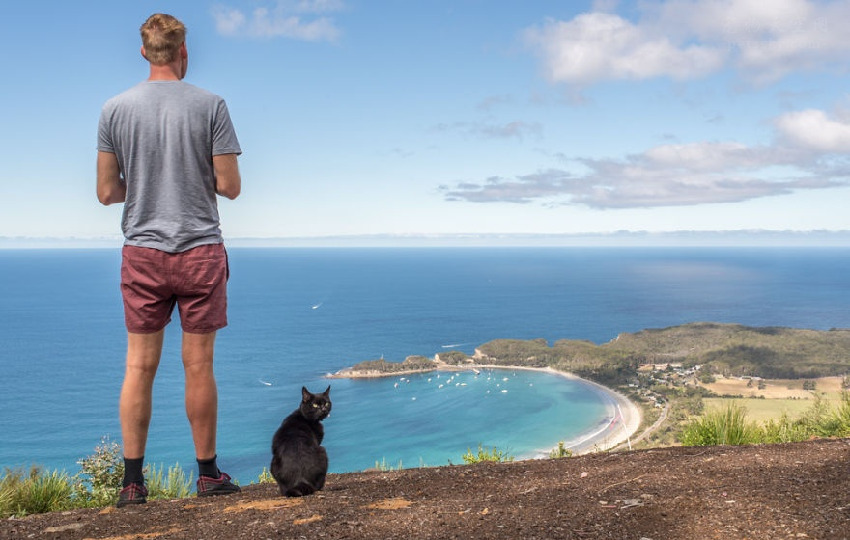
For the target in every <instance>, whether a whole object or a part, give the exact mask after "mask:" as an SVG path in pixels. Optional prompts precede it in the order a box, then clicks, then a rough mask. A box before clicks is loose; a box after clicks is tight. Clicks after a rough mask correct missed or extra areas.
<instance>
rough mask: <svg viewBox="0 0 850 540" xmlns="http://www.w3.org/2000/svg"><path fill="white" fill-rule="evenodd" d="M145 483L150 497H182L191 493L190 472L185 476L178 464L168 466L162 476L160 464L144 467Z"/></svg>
mask: <svg viewBox="0 0 850 540" xmlns="http://www.w3.org/2000/svg"><path fill="white" fill-rule="evenodd" d="M145 484H146V485H147V488H148V494H149V498H150V499H183V498H186V497H188V496H189V495H190V494H191V493H192V473H189V476H188V477H187V476H186V473H185V472H184V471H183V469H181V468H180V465H179V464H174V465H173V466H171V467H169V468H168V473H167V474H166V475H165V476H163V471H162V465H160V466H159V469H157V468H156V466H147V467H145Z"/></svg>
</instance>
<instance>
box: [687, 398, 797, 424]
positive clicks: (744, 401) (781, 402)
mask: <svg viewBox="0 0 850 540" xmlns="http://www.w3.org/2000/svg"><path fill="white" fill-rule="evenodd" d="M733 399H734V402H735V403H738V404H739V405H742V406H744V407H745V408H746V409H747V417H748V418H749V419H750V420H753V421H756V422H767V421H768V420H779V419H780V418H782V415H783V414H785V415H788V416H791V417H793V418H796V417H799V416H801V415H802V414H803V413H804V412H806V411H807V410H808V409H809V408H811V406H812V400H809V399H757V398H733ZM702 401H703V404H704V405H705V408H706V410H711V409H720V408H723V407H725V406H726V405H727V404H728V403H729V402H730V398H703V400H702Z"/></svg>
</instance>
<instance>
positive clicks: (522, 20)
mask: <svg viewBox="0 0 850 540" xmlns="http://www.w3.org/2000/svg"><path fill="white" fill-rule="evenodd" d="M85 6H86V7H85V9H81V8H80V7H78V6H77V5H76V4H75V3H73V2H58V1H57V2H46V1H37V0H34V1H31V2H17V3H15V4H12V5H10V6H6V7H5V8H4V12H5V13H4V15H5V16H4V17H3V19H2V21H0V68H2V71H3V73H4V75H5V76H4V78H3V80H4V83H3V87H4V90H3V98H4V99H3V100H2V105H0V107H2V117H3V129H2V130H0V158H2V159H0V205H2V211H0V237H60V238H66V237H75V238H102V237H106V238H114V239H119V238H120V231H119V219H120V212H121V208H120V206H114V207H108V208H107V207H103V206H101V205H100V204H99V203H98V202H97V200H96V198H95V190H94V186H95V177H94V170H95V167H94V164H95V156H96V150H95V144H96V126H97V118H98V115H99V112H100V107H101V105H102V104H103V102H104V101H105V100H106V99H107V98H109V97H111V96H112V95H114V94H117V93H119V92H121V91H123V90H124V89H126V88H129V87H130V86H132V85H134V84H136V83H137V82H139V81H141V80H143V79H144V78H145V77H146V76H147V65H146V62H145V61H144V59H142V58H141V56H140V54H139V46H140V42H139V36H138V27H139V25H140V24H141V23H142V22H143V21H144V19H145V18H146V17H147V16H148V15H150V14H151V13H154V12H157V11H162V12H167V13H171V14H173V15H175V16H177V17H178V18H180V19H181V20H183V21H184V22H185V23H186V25H187V27H188V29H189V33H188V38H187V45H188V49H189V72H188V75H187V77H186V81H187V82H190V83H193V84H196V85H198V86H201V87H204V88H206V89H208V90H211V91H213V92H215V93H218V94H220V95H221V96H223V97H224V98H225V99H226V101H227V103H228V106H229V108H230V111H231V116H232V118H233V121H234V123H235V126H236V129H237V133H238V136H239V139H240V141H241V143H242V147H243V151H244V153H243V155H242V157H241V158H240V167H241V170H242V176H243V193H242V196H241V197H240V198H238V199H237V200H235V201H227V200H221V201H220V210H221V214H222V224H223V230H224V232H225V235H226V236H227V237H229V238H238V237H261V238H272V237H284V238H307V239H318V238H322V237H327V236H357V235H389V236H392V237H401V238H404V237H409V236H420V235H425V236H440V235H458V234H462V235H481V234H485V235H486V234H493V235H510V234H522V235H534V234H546V235H552V234H576V233H608V232H612V231H650V232H663V231H678V230H689V231H703V230H705V231H734V230H755V229H766V230H801V231H808V230H836V231H837V230H850V211H848V210H847V201H848V200H850V197H848V195H850V185H848V165H850V164H848V160H847V154H848V151H850V99H848V91H850V84H848V82H850V81H848V68H847V58H850V33H848V32H847V31H846V29H847V28H850V1H819V2H815V1H803V0H771V1H770V2H765V1H764V0H738V1H733V0H723V1H721V0H676V1H652V0H646V1H640V2H626V1H615V0H609V1H606V0H598V1H595V2H594V1H588V2H578V1H577V2H566V1H536V0H528V1H522V2H520V1H516V2H514V1H510V2H507V1H506V2H495V1H484V0H453V1H449V0H445V1H443V0H429V1H427V2H415V1H412V0H411V1H405V0H395V1H390V0H368V1H367V0H284V1H275V0H222V1H213V2H205V1H203V0H193V1H182V2H181V1H174V2H147V1H137V2H111V1H110V2H106V1H92V2H86V3H85Z"/></svg>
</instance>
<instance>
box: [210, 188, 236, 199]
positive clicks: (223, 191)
mask: <svg viewBox="0 0 850 540" xmlns="http://www.w3.org/2000/svg"><path fill="white" fill-rule="evenodd" d="M215 192H216V193H218V194H219V195H221V196H222V197H225V198H227V199H230V200H231V201H232V200H233V199H235V198H236V197H238V196H239V194H240V193H242V188H241V187H240V186H219V187H218V189H216V191H215Z"/></svg>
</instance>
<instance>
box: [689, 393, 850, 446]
mask: <svg viewBox="0 0 850 540" xmlns="http://www.w3.org/2000/svg"><path fill="white" fill-rule="evenodd" d="M758 401H762V400H747V404H748V405H750V404H752V403H755V402H758ZM748 414H749V411H748V409H747V407H746V406H744V405H742V404H741V403H740V400H726V405H725V407H720V408H711V409H707V411H706V412H705V414H703V415H701V416H699V417H696V418H692V419H691V420H690V421H689V422H688V423H687V424H686V425H685V427H684V430H683V432H682V435H681V442H682V444H684V445H685V446H709V445H720V444H730V445H740V444H765V443H782V442H797V441H804V440H807V439H810V438H812V437H847V436H850V392H844V393H842V394H841V400H840V401H839V402H838V403H834V402H831V401H829V400H827V399H826V398H824V397H822V396H820V395H815V398H814V399H813V400H810V401H808V408H806V409H805V410H803V411H802V413H801V414H799V415H797V416H796V417H792V416H791V415H790V414H788V413H787V412H784V413H780V415H779V417H772V418H769V419H767V420H766V421H762V422H758V421H755V420H752V419H751V418H750V417H749V416H748Z"/></svg>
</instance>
